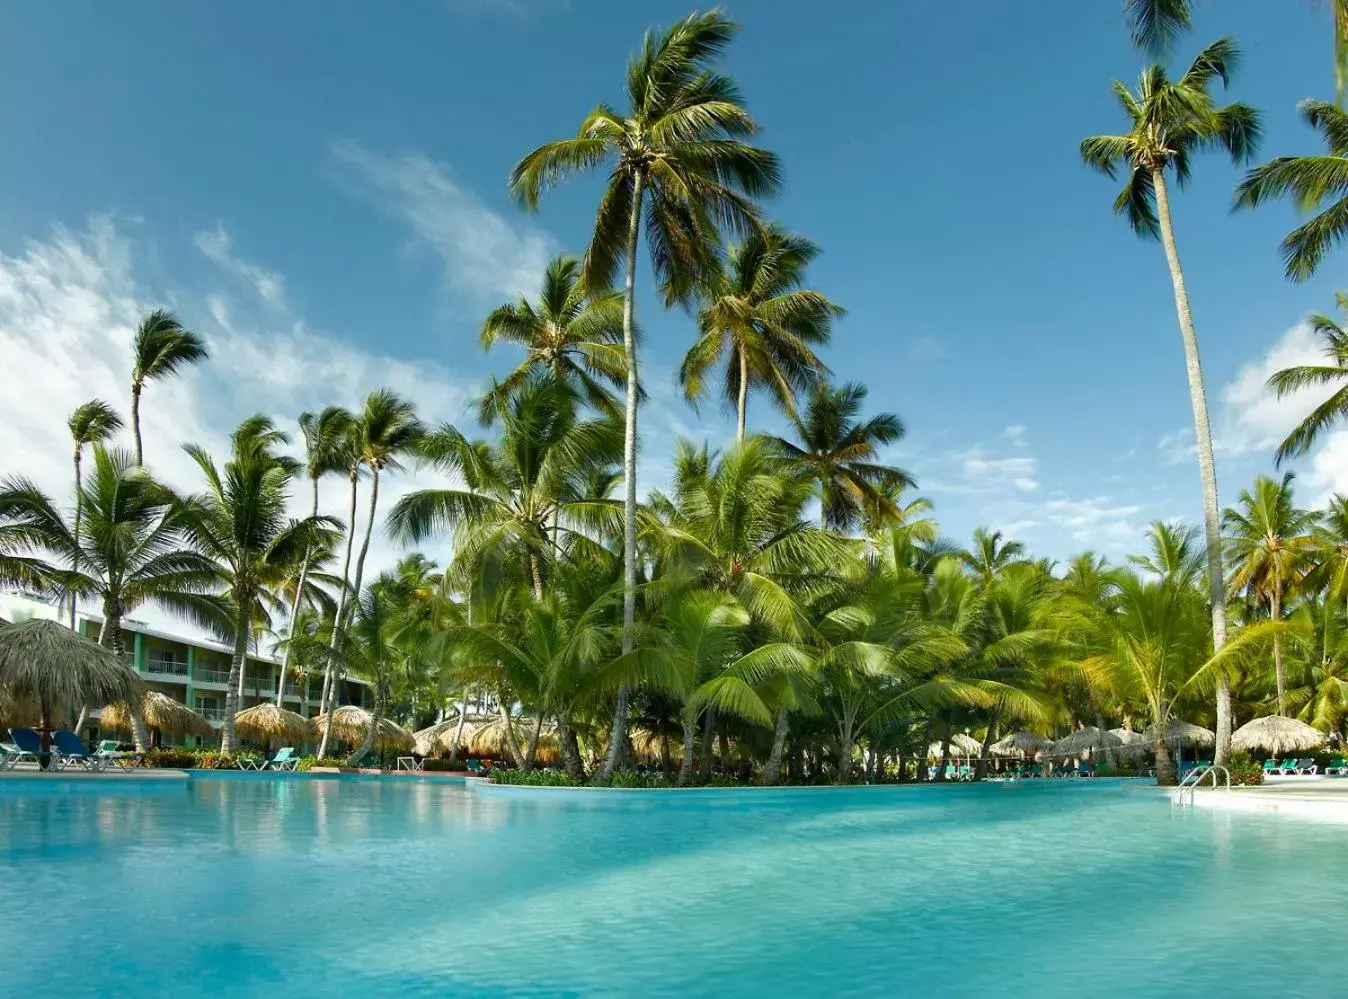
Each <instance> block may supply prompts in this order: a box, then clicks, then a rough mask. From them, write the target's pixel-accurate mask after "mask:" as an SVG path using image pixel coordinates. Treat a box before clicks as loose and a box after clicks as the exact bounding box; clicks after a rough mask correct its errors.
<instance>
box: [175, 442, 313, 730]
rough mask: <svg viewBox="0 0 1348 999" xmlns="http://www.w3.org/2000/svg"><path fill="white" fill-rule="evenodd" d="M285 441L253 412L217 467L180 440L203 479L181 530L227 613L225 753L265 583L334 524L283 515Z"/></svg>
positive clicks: (287, 474) (292, 465) (287, 472)
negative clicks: (229, 651) (216, 578)
mask: <svg viewBox="0 0 1348 999" xmlns="http://www.w3.org/2000/svg"><path fill="white" fill-rule="evenodd" d="M285 443H286V436H285V434H283V433H282V432H281V431H279V430H277V429H276V428H275V427H274V426H273V425H272V424H271V421H270V420H268V419H267V418H266V417H264V416H254V417H250V418H249V419H247V420H245V421H244V422H243V423H241V424H240V425H239V427H238V429H236V430H235V431H234V434H233V437H232V439H231V454H230V457H229V460H228V461H226V462H225V464H224V467H223V468H221V467H218V466H217V465H216V463H215V460H214V459H213V458H212V457H211V456H210V455H209V454H207V453H206V451H205V450H204V449H203V448H201V447H198V446H197V445H194V444H189V445H186V446H185V447H184V450H185V451H186V452H187V453H188V455H189V456H190V457H191V458H192V460H193V461H195V462H196V464H197V467H198V468H199V469H200V470H201V473H202V476H203V477H204V478H205V480H206V489H205V491H204V492H202V493H200V494H198V495H195V496H191V497H188V498H186V499H185V500H184V501H183V524H184V529H185V532H186V534H187V536H188V538H189V540H190V541H191V542H192V544H193V546H194V547H195V548H196V549H197V550H198V551H200V552H202V553H203V554H204V555H206V556H207V557H208V558H210V559H211V560H212V562H214V564H215V565H216V566H217V567H218V572H219V575H220V577H221V578H223V580H224V581H225V587H226V590H227V593H228V595H229V600H230V604H231V607H232V611H233V615H234V619H233V621H232V622H231V623H230V627H229V629H228V631H229V632H231V633H232V638H233V646H234V654H233V657H232V659H231V661H230V673H229V690H228V691H227V692H226V694H225V720H224V724H223V725H222V726H221V729H220V749H221V751H222V752H225V753H229V752H233V751H234V748H235V737H234V715H235V713H236V712H237V711H238V710H239V706H240V705H239V689H240V681H241V679H242V676H243V671H244V663H245V658H246V656H247V653H248V639H249V636H250V635H251V633H252V623H253V617H254V614H255V612H256V611H257V610H258V608H259V605H260V603H261V601H262V600H263V597H264V590H265V587H266V585H267V583H268V582H270V581H271V580H273V579H274V578H275V577H276V576H277V574H278V572H279V571H280V569H281V567H284V566H292V565H298V564H299V563H300V562H301V561H303V560H304V558H305V557H306V555H307V554H308V553H309V552H310V551H311V550H312V549H313V548H314V547H315V546H316V545H321V544H322V543H323V540H324V535H325V534H326V533H327V532H329V531H331V530H335V529H336V528H337V527H338V526H339V525H338V522H336V521H334V520H332V519H331V518H328V517H309V518H306V519H304V520H298V521H297V520H291V519H289V518H288V517H287V516H286V503H287V501H288V500H289V496H290V483H291V479H292V478H293V477H294V475H295V473H296V472H297V471H298V463H297V462H295V461H294V460H293V459H290V458H287V457H285V456H283V455H281V454H278V453H277V448H279V447H281V446H282V445H283V444H285Z"/></svg>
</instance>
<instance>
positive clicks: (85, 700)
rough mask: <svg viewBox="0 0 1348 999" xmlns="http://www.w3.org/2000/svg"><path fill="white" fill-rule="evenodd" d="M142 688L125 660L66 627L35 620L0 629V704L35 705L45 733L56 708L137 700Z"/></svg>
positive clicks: (132, 669) (133, 670)
mask: <svg viewBox="0 0 1348 999" xmlns="http://www.w3.org/2000/svg"><path fill="white" fill-rule="evenodd" d="M141 689H142V687H141V681H140V677H139V676H138V675H137V674H136V669H135V667H134V666H132V665H131V663H130V662H129V661H128V660H126V659H123V658H122V657H121V656H119V655H117V654H116V653H115V652H113V651H112V650H111V649H105V648H103V647H102V646H101V645H98V644H97V643H95V642H91V641H90V640H89V639H87V638H84V637H83V636H81V635H79V634H77V633H76V632H74V631H71V630H70V629H69V628H67V627H66V626H65V625H62V624H57V623H56V622H55V621H47V620H43V619H41V618H36V619H33V620H30V621H21V622H19V623H18V624H7V625H5V626H4V627H0V691H2V692H3V694H0V700H4V701H6V702H9V703H14V702H19V703H22V702H24V701H33V702H35V703H36V704H37V705H38V708H39V714H40V716H41V727H42V728H43V729H44V730H48V729H50V728H51V719H52V714H53V712H55V711H56V710H58V709H59V708H62V707H67V706H69V705H73V704H107V703H108V702H110V701H121V700H127V699H129V698H136V697H139V696H140V693H141Z"/></svg>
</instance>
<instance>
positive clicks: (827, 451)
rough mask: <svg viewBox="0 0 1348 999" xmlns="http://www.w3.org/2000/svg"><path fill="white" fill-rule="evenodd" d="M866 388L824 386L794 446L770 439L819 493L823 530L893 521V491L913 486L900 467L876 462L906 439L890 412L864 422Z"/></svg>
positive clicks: (800, 422) (796, 420)
mask: <svg viewBox="0 0 1348 999" xmlns="http://www.w3.org/2000/svg"><path fill="white" fill-rule="evenodd" d="M865 401H866V388H865V386H864V385H858V384H856V383H855V382H848V383H847V384H846V385H842V386H838V387H835V386H832V385H829V384H827V383H820V384H818V385H816V386H815V388H814V391H813V392H812V393H811V395H810V401H809V404H808V405H807V406H806V407H805V413H804V415H803V416H796V417H793V419H792V421H791V422H792V424H793V425H794V426H795V429H796V437H797V438H798V440H797V441H796V442H792V441H788V440H786V439H784V438H781V437H771V438H769V440H770V441H771V442H772V444H773V446H774V447H775V448H776V449H777V450H779V451H780V452H781V454H782V455H783V456H784V457H786V458H787V459H788V460H789V461H791V462H792V463H793V464H795V465H796V466H797V467H798V468H799V470H800V473H801V474H802V475H803V476H805V477H806V478H807V479H809V480H810V481H813V482H814V483H815V485H816V486H817V488H818V490H819V508H820V509H819V519H820V522H821V523H822V524H823V526H824V527H829V528H833V529H835V530H846V529H847V528H850V527H853V526H855V525H856V524H858V523H860V521H861V519H862V517H863V516H869V517H871V519H880V518H883V517H891V518H892V517H895V516H897V515H898V510H897V508H896V507H895V505H894V501H893V499H892V497H893V496H894V495H895V490H897V489H903V488H909V487H912V486H913V485H915V482H914V480H913V477H912V476H911V475H909V474H908V473H907V472H905V471H904V470H903V469H901V468H895V467H893V466H892V465H882V464H880V463H878V462H877V461H876V458H877V457H878V456H879V449H880V447H881V446H882V445H885V444H892V443H893V442H894V441H897V440H899V439H900V438H901V437H902V436H903V423H902V422H901V421H900V420H899V418H898V417H897V416H895V415H894V414H892V413H880V414H878V415H876V416H873V417H871V418H870V419H869V420H866V421H865V422H862V420H861V407H862V404H863V403H865Z"/></svg>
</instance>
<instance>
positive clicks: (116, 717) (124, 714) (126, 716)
mask: <svg viewBox="0 0 1348 999" xmlns="http://www.w3.org/2000/svg"><path fill="white" fill-rule="evenodd" d="M140 716H141V718H142V719H144V721H145V724H146V725H147V726H148V727H149V728H150V729H151V730H153V731H158V732H162V733H164V734H167V735H202V736H211V735H214V734H215V729H214V728H212V727H211V723H210V722H208V721H207V720H206V719H205V718H203V717H202V716H201V715H199V714H197V713H196V712H195V711H193V710H192V709H191V708H189V707H188V706H187V705H186V704H183V703H182V702H181V701H175V700H174V699H173V698H172V697H169V696H168V695H167V694H161V693H160V692H159V691H157V690H147V691H146V692H145V693H144V694H142V695H141V699H140ZM98 727H99V728H106V729H111V730H113V731H117V732H129V731H131V718H130V712H128V711H127V710H126V703H125V702H124V701H117V702H115V703H113V704H109V705H108V706H107V707H105V708H104V709H103V712H102V714H100V715H99V717H98Z"/></svg>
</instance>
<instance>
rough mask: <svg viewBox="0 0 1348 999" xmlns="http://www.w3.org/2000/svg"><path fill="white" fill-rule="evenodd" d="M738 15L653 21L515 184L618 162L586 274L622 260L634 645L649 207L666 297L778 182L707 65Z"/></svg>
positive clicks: (739, 107)
mask: <svg viewBox="0 0 1348 999" xmlns="http://www.w3.org/2000/svg"><path fill="white" fill-rule="evenodd" d="M736 30H737V25H735V24H734V23H733V22H732V21H730V20H728V19H727V18H726V17H725V16H724V15H723V14H722V13H721V12H720V11H719V10H712V11H707V12H705V13H698V12H695V13H692V14H689V15H688V16H687V17H686V18H684V19H683V20H682V21H680V22H678V23H677V24H675V25H674V26H672V27H671V28H669V29H667V30H665V31H664V32H661V33H659V34H657V33H655V32H653V31H648V32H647V33H646V36H645V39H644V41H643V43H642V48H641V52H640V53H639V54H638V55H636V56H635V57H634V58H633V59H632V60H631V61H630V62H629V63H628V67H627V100H628V109H627V113H626V114H624V113H622V112H620V111H618V110H616V109H614V108H612V107H610V106H608V105H606V104H600V105H599V106H598V107H596V108H595V109H594V110H593V111H591V112H590V114H589V115H588V116H587V117H586V118H585V120H584V121H583V122H581V125H580V129H579V130H578V131H577V133H576V135H575V136H574V137H572V138H569V139H557V140H554V141H552V142H549V143H546V144H545V145H542V146H540V147H539V148H537V149H535V150H534V151H533V152H531V153H529V154H528V155H527V156H525V157H524V158H523V159H522V160H520V161H519V163H517V164H516V165H515V168H514V169H513V170H512V171H511V175H510V188H511V191H512V192H513V193H514V195H515V197H516V198H517V199H518V200H519V202H520V203H521V204H522V205H523V206H524V207H526V208H528V209H529V210H531V211H532V210H536V209H537V207H538V196H539V194H540V193H541V192H542V190H543V189H544V188H545V187H550V186H552V185H554V184H556V183H557V182H559V181H561V180H563V179H565V178H567V177H569V176H570V175H572V174H575V173H580V172H582V171H585V170H590V169H593V168H595V167H598V166H600V165H601V164H604V163H607V162H611V163H612V164H613V169H612V172H611V173H610V174H609V179H608V184H607V186H606V187H605V190H604V195H603V197H602V199H601V200H600V204H599V211H598V213H597V215H596V217H595V227H594V234H593V237H592V238H591V240H590V245H589V248H588V249H587V251H586V254H585V262H584V265H583V272H582V280H583V282H584V284H585V286H586V287H587V288H589V289H592V290H593V289H599V288H607V287H610V286H611V285H612V283H613V278H614V276H615V274H616V272H617V270H618V267H619V265H620V264H624V263H625V266H626V277H625V280H624V283H623V354H624V360H625V366H626V373H627V399H626V407H625V418H626V435H625V443H624V448H623V473H624V476H625V479H626V488H625V495H624V500H623V502H624V506H623V587H624V598H623V627H624V629H625V630H626V633H627V634H626V637H625V638H624V640H623V645H624V649H625V650H630V649H631V647H632V634H631V632H632V626H633V622H634V620H635V615H636V585H637V551H636V548H637V457H636V456H637V393H638V384H639V383H638V370H637V346H636V321H635V317H634V313H635V304H636V297H635V296H636V267H637V242H638V238H639V237H640V234H641V226H642V221H643V219H644V220H645V223H646V244H647V247H648V249H649V251H650V254H651V263H652V265H653V267H654V269H655V274H656V277H657V279H658V281H659V282H660V284H661V286H662V288H663V290H664V295H665V298H666V300H667V301H681V300H686V299H687V297H688V295H689V294H690V293H691V292H692V290H693V288H694V286H695V284H696V282H697V280H698V279H699V278H701V277H703V276H705V275H706V274H708V273H710V271H711V267H712V265H713V262H714V259H715V252H714V248H715V246H716V244H717V242H718V237H719V233H718V229H719V228H720V227H723V226H725V227H729V228H731V229H735V230H738V231H741V232H744V231H747V230H748V229H750V228H752V227H753V226H754V225H755V224H756V222H757V213H756V211H755V209H754V207H753V205H752V203H751V201H750V200H749V199H751V198H757V197H762V196H765V195H769V194H771V193H773V192H774V191H775V190H776V189H777V187H778V184H779V169H778V164H777V158H776V157H775V156H773V155H772V154H771V153H768V152H765V151H764V150H761V149H758V148H757V147H755V146H753V145H750V144H749V143H747V142H745V141H744V140H745V139H746V138H747V137H749V136H752V135H753V134H754V133H755V132H756V131H757V125H756V124H755V123H754V120H753V118H752V117H750V115H749V113H748V111H746V110H745V107H744V103H743V101H742V100H741V98H740V94H739V91H738V89H737V88H736V86H735V84H734V82H733V81H732V80H731V79H730V78H729V77H728V76H725V75H724V74H721V73H717V72H715V71H714V70H713V69H712V66H713V64H714V63H715V62H716V60H717V59H718V58H719V57H720V56H721V54H722V53H723V52H724V51H725V49H726V46H727V45H729V44H730V40H731V38H732V37H733V36H734V34H735V31H736ZM627 700H628V693H627V691H626V690H623V691H620V693H619V695H618V699H617V704H616V706H615V708H614V724H613V737H612V742H611V744H610V746H609V753H608V756H607V758H606V760H605V762H604V765H603V767H602V768H601V771H600V775H601V776H602V777H608V776H609V775H610V774H611V773H612V772H613V768H614V765H615V764H616V763H617V760H618V754H619V752H620V750H621V746H622V745H625V744H626V741H627Z"/></svg>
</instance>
